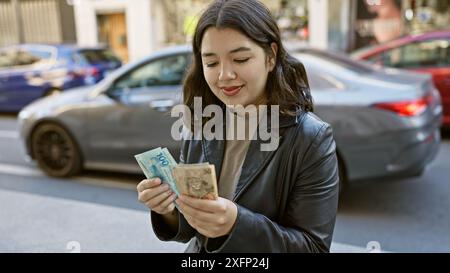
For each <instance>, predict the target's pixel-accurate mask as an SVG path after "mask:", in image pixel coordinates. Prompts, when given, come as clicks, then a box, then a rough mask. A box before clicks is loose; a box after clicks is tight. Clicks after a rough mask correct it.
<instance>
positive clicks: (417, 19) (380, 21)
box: [308, 0, 450, 52]
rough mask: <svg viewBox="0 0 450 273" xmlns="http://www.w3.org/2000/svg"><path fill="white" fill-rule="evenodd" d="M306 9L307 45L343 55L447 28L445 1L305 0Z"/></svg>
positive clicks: (449, 9)
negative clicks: (306, 3)
mask: <svg viewBox="0 0 450 273" xmlns="http://www.w3.org/2000/svg"><path fill="white" fill-rule="evenodd" d="M308 10H309V13H308V17H309V18H308V20H309V29H310V39H309V42H310V45H311V46H313V47H318V48H322V49H333V50H337V51H344V52H350V51H353V50H355V49H358V48H361V47H365V46H369V45H374V44H380V43H384V42H387V41H389V40H392V39H395V38H397V37H400V36H403V35H406V34H415V33H423V32H427V31H432V30H439V29H450V1H448V0H308Z"/></svg>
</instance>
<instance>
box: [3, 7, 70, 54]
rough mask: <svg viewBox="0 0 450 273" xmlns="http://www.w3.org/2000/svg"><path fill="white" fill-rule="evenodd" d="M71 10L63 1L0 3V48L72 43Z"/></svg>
mask: <svg viewBox="0 0 450 273" xmlns="http://www.w3.org/2000/svg"><path fill="white" fill-rule="evenodd" d="M75 42H76V32H75V20H74V13H73V7H72V6H71V5H69V4H68V3H67V2H66V1H63V0H0V46H8V45H13V44H21V43H75Z"/></svg>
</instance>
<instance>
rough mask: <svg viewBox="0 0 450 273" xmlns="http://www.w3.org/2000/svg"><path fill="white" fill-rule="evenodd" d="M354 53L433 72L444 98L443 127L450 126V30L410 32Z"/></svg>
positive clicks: (388, 64) (357, 56)
mask: <svg viewBox="0 0 450 273" xmlns="http://www.w3.org/2000/svg"><path fill="white" fill-rule="evenodd" d="M351 56H352V57H353V58H355V59H358V60H366V61H369V62H371V63H373V64H376V65H379V66H386V67H394V68H401V69H408V70H412V71H417V72H421V73H430V74H432V75H433V80H434V84H435V85H436V87H437V89H438V90H439V92H440V93H441V97H442V105H443V107H444V119H443V127H446V128H450V30H445V31H435V32H428V33H423V34H418V35H408V36H405V37H402V38H398V39H396V40H393V41H390V42H387V43H384V44H381V45H376V46H370V47H367V48H363V49H359V50H357V51H355V52H354V53H352V54H351Z"/></svg>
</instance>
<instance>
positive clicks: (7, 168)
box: [0, 163, 44, 177]
mask: <svg viewBox="0 0 450 273" xmlns="http://www.w3.org/2000/svg"><path fill="white" fill-rule="evenodd" d="M0 173H5V174H12V175H18V176H31V177H40V176H44V174H43V173H42V172H41V171H40V170H38V169H35V168H31V167H28V166H21V165H11V164H4V163H0Z"/></svg>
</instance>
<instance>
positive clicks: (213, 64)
mask: <svg viewBox="0 0 450 273" xmlns="http://www.w3.org/2000/svg"><path fill="white" fill-rule="evenodd" d="M216 65H217V62H213V63H207V64H206V67H214V66H216Z"/></svg>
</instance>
